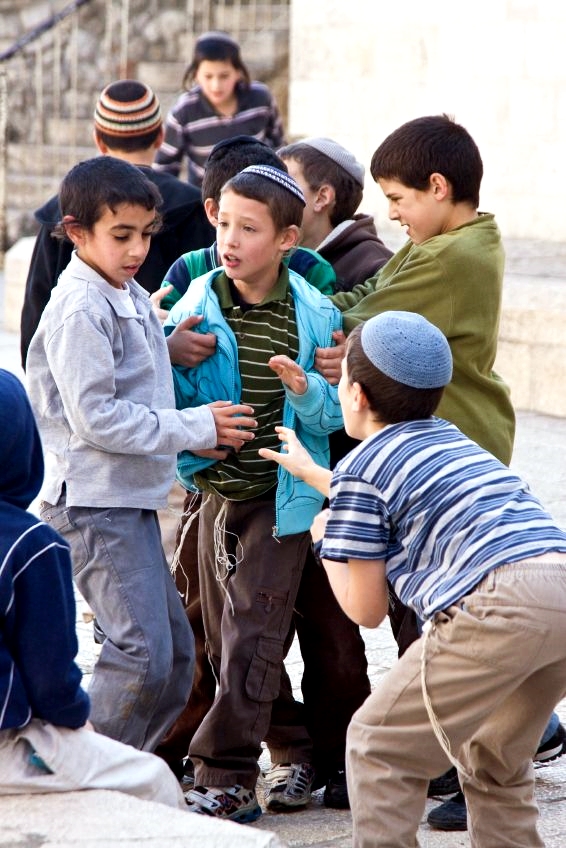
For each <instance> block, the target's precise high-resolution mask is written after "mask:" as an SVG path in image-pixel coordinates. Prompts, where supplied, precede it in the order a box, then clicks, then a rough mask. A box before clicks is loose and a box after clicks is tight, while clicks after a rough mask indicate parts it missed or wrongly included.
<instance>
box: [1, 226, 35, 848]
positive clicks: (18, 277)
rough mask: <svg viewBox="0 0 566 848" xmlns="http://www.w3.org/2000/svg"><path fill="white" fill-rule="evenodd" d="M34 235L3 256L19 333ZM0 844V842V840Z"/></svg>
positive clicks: (13, 325)
mask: <svg viewBox="0 0 566 848" xmlns="http://www.w3.org/2000/svg"><path fill="white" fill-rule="evenodd" d="M34 244H35V237H34V236H27V237H26V238H21V239H19V240H18V241H17V242H16V243H15V244H14V245H13V246H12V247H11V248H10V249H9V250H7V251H6V255H5V258H4V329H5V330H7V331H8V332H11V333H19V331H20V316H21V314H22V306H23V302H24V292H25V288H26V279H27V275H28V270H29V263H30V259H31V254H32V251H33V246H34ZM0 844H1V842H0Z"/></svg>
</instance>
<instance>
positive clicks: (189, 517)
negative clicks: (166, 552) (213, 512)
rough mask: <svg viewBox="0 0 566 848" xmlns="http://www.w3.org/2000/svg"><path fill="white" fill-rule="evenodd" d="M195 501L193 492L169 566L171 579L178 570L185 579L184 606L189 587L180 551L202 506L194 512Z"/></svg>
mask: <svg viewBox="0 0 566 848" xmlns="http://www.w3.org/2000/svg"><path fill="white" fill-rule="evenodd" d="M197 500H198V495H197V494H196V492H195V494H194V497H193V498H191V501H190V502H189V504H188V505H187V507H186V509H184V510H183V512H182V513H181V515H180V517H181V518H185V516H186V521H185V523H184V524H183V529H182V531H181V538H180V539H179V544H178V545H177V547H176V548H175V553H174V554H173V559H172V560H171V566H170V568H169V570H170V572H171V574H172V575H173V577H174V576H175V572H176V571H177V569H178V568H180V569H181V573H182V574H183V577H184V578H185V585H186V587H187V588H186V589H185V595H184V598H183V600H184V602H185V604H187V603H188V601H189V588H190V587H189V578H188V575H187V572H186V571H185V569H184V568H183V566H182V565H181V550H182V548H183V545H184V544H185V539H186V537H187V533H188V532H189V530H190V529H191V525H192V523H193V521H194V520H195V518H196V517H197V515H198V514H199V512H200V511H201V509H202V504H201V506H199V508H198V509H196V510H195V509H193V507H194V504H195V501H197Z"/></svg>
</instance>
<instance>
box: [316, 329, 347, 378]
mask: <svg viewBox="0 0 566 848" xmlns="http://www.w3.org/2000/svg"><path fill="white" fill-rule="evenodd" d="M332 338H333V339H334V341H335V342H336V344H335V346H334V347H317V349H316V351H315V356H314V367H315V368H316V370H317V371H318V373H319V374H322V376H323V377H324V379H325V380H327V381H328V382H329V383H330V385H331V386H335V385H337V383H339V382H340V377H341V375H342V360H343V359H344V356H345V354H346V336H345V335H344V333H343V332H342V330H336V331H335V332H334V333H332Z"/></svg>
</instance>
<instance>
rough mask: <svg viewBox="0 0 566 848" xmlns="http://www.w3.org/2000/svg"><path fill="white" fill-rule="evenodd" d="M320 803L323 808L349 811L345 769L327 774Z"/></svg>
mask: <svg viewBox="0 0 566 848" xmlns="http://www.w3.org/2000/svg"><path fill="white" fill-rule="evenodd" d="M322 801H323V803H324V806H325V807H330V809H332V810H349V809H350V799H349V798H348V787H347V785H346V771H345V769H343V768H341V769H335V770H334V771H332V772H331V773H330V774H329V776H328V780H327V781H326V788H325V790H324V795H323V796H322Z"/></svg>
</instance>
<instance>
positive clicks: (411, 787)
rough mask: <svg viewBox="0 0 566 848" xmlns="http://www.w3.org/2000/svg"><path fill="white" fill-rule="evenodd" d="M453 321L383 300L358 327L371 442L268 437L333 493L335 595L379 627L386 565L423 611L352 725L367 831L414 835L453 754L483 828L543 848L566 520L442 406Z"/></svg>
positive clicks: (350, 398) (360, 818)
mask: <svg viewBox="0 0 566 848" xmlns="http://www.w3.org/2000/svg"><path fill="white" fill-rule="evenodd" d="M451 375H452V358H451V354H450V348H449V345H448V342H447V341H446V338H445V337H444V336H443V334H442V333H441V332H440V330H438V329H437V328H436V327H434V326H433V325H432V324H430V323H429V322H428V321H427V320H426V319H425V318H423V317H422V316H419V315H416V314H414V313H409V312H384V313H382V314H380V315H378V316H375V317H374V318H371V319H370V320H369V321H367V322H366V323H365V324H362V325H360V326H359V327H357V328H356V329H355V330H354V331H353V332H352V333H351V335H350V336H349V337H348V341H347V348H346V357H345V359H344V360H343V363H342V378H341V380H340V385H339V398H340V402H341V405H342V411H343V415H344V424H345V427H346V430H347V432H348V433H349V434H350V435H351V436H353V437H355V438H358V439H361V440H362V443H361V444H360V445H359V446H358V447H357V448H355V449H354V450H353V451H352V452H351V453H350V454H349V455H348V456H347V457H345V458H344V459H343V460H342V461H341V462H340V463H339V464H338V466H337V467H336V469H335V470H334V472H330V471H328V470H327V469H323V468H320V467H319V466H316V465H315V464H314V463H313V461H312V460H311V459H310V457H309V456H308V454H307V453H306V451H304V449H303V448H302V447H301V446H300V445H299V444H298V442H297V440H296V438H295V436H294V434H293V432H292V431H289V430H286V429H284V428H279V436H280V439H281V440H282V441H283V442H284V450H283V452H282V453H280V454H279V453H275V452H268V451H264V450H262V451H261V453H262V455H263V456H265V457H266V458H268V457H269V458H272V459H276V460H277V461H278V462H279V463H280V464H281V465H283V466H284V467H285V468H286V469H287V470H288V471H290V472H291V473H293V474H295V475H297V476H299V477H300V478H301V479H303V480H305V482H307V483H309V484H310V485H311V486H314V487H316V488H318V489H319V491H321V492H322V493H324V494H330V507H329V509H328V510H325V511H324V512H322V513H320V514H319V515H318V516H317V517H316V518H315V521H314V523H313V526H312V528H311V534H312V537H313V540H314V543H315V548H318V550H319V552H320V554H321V556H322V561H323V564H324V567H325V569H326V571H327V573H328V577H329V580H330V583H331V585H332V588H333V590H334V592H335V594H336V597H337V599H338V601H339V603H340V605H341V606H342V608H343V609H344V611H345V612H346V614H347V615H349V616H350V617H351V618H352V619H353V620H354V621H356V622H357V623H359V624H362V625H364V626H367V627H377V626H378V625H379V624H380V623H381V621H382V620H383V618H384V617H385V615H386V614H387V606H388V590H387V581H389V582H390V583H391V584H392V586H393V588H394V590H395V592H396V593H397V595H398V596H399V597H400V598H401V600H402V601H403V603H405V604H407V605H408V606H409V607H411V608H412V609H414V610H415V612H416V613H417V615H418V616H419V617H420V618H421V619H425V620H426V621H427V624H425V631H424V634H423V636H422V637H421V638H420V639H418V640H417V641H416V642H414V643H413V644H412V645H411V646H410V647H409V649H408V650H407V651H406V653H405V654H404V655H403V656H402V657H401V659H400V660H399V662H398V663H397V664H396V665H395V666H394V667H393V668H392V670H391V671H390V672H389V673H388V674H387V675H386V676H385V677H384V678H382V680H381V681H380V685H379V686H378V687H377V689H376V690H375V691H374V692H373V693H372V694H371V695H370V696H369V698H368V699H367V701H366V702H365V704H364V705H363V706H362V707H361V708H360V709H359V710H358V711H357V713H356V714H355V715H354V717H353V719H352V722H351V724H350V728H349V730H348V744H347V780H348V792H349V795H350V801H351V808H352V815H353V822H354V846H355V848H368V846H371V848H385V846H388V848H390V846H392V845H395V846H399V848H401V846H403V848H404V846H407V848H408V846H414V845H416V844H417V843H416V832H417V828H418V825H419V822H420V819H421V816H422V812H423V809H424V804H425V799H426V793H427V787H428V782H429V780H430V779H431V778H433V777H435V776H436V775H438V774H440V773H441V772H442V771H443V770H445V769H446V767H447V765H448V764H449V762H452V763H453V764H454V765H455V766H456V767H457V768H458V772H459V777H460V780H461V783H462V786H463V790H464V794H465V796H466V800H467V802H468V817H469V831H470V839H471V845H472V846H474V848H480V846H482V848H484V847H485V846H487V845H497V846H498V848H505V847H506V848H511V846H513V848H538V846H543V842H542V840H541V839H540V836H539V835H538V833H537V828H536V822H537V815H538V812H537V807H536V804H535V801H534V776H533V765H532V758H533V755H534V752H535V751H536V748H537V745H538V743H539V740H540V737H541V735H542V732H543V730H544V728H545V725H546V722H547V721H548V718H549V716H550V714H551V712H552V709H553V707H554V706H555V704H556V703H557V702H558V701H559V700H560V699H561V698H562V697H563V696H564V694H565V693H566V641H565V639H564V636H565V631H566V625H565V623H564V609H565V607H566V533H564V532H563V531H562V530H561V529H559V528H558V527H557V526H556V525H555V523H554V522H553V520H552V518H551V517H550V515H549V514H548V513H547V512H546V511H545V510H544V509H543V507H542V506H541V505H540V503H539V502H538V501H537V500H536V498H534V497H533V496H532V495H531V493H530V492H529V490H528V487H527V485H526V484H525V483H524V482H523V481H522V480H520V479H519V478H518V477H517V476H516V475H515V474H513V473H512V472H511V471H510V470H509V469H508V468H506V467H505V466H504V465H502V463H500V462H499V461H498V460H496V459H495V458H494V457H493V456H492V455H491V454H489V453H488V452H487V451H484V450H483V449H481V448H480V447H479V446H478V445H477V444H476V443H475V442H472V441H471V440H470V439H468V438H467V437H465V436H464V435H463V434H462V433H461V432H460V431H459V430H458V429H457V428H456V427H454V426H453V425H452V424H450V423H448V422H447V421H444V420H442V419H440V418H436V417H434V415H433V412H434V410H435V409H436V406H437V405H438V403H439V401H440V398H441V396H442V391H443V387H444V386H446V385H447V383H448V382H449V381H450V379H451Z"/></svg>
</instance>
